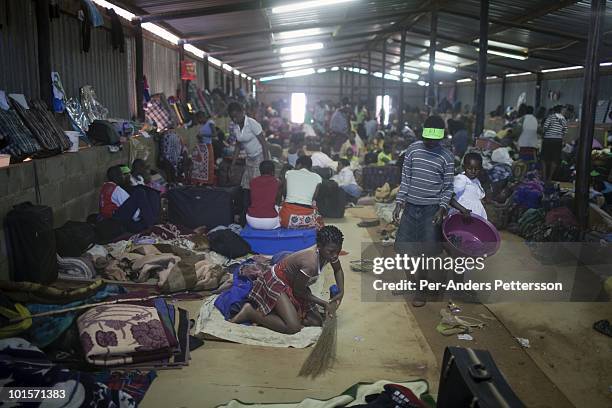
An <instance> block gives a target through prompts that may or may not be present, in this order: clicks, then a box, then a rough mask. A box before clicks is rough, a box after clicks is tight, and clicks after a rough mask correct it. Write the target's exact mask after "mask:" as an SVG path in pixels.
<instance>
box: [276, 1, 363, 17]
mask: <svg viewBox="0 0 612 408" xmlns="http://www.w3.org/2000/svg"><path fill="white" fill-rule="evenodd" d="M349 1H353V0H311V1H302V2H299V3H292V4H287V5H284V6H278V7H274V8H272V13H273V14H278V13H290V12H292V11H302V10H308V9H311V8H316V7H322V6H333V5H335V4H340V3H347V2H349Z"/></svg>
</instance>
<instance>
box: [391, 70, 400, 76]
mask: <svg viewBox="0 0 612 408" xmlns="http://www.w3.org/2000/svg"><path fill="white" fill-rule="evenodd" d="M389 73H390V74H391V75H396V76H400V75H401V74H402V73H401V72H399V71H398V70H397V69H392V70H390V71H389Z"/></svg>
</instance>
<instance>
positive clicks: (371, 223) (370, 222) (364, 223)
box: [357, 219, 380, 228]
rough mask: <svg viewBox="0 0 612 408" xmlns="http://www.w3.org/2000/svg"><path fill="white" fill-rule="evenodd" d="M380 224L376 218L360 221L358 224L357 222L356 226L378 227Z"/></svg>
mask: <svg viewBox="0 0 612 408" xmlns="http://www.w3.org/2000/svg"><path fill="white" fill-rule="evenodd" d="M379 225H380V220H378V219H376V220H368V221H365V220H364V221H361V222H360V223H359V224H357V226H358V227H361V228H370V227H378V226H379Z"/></svg>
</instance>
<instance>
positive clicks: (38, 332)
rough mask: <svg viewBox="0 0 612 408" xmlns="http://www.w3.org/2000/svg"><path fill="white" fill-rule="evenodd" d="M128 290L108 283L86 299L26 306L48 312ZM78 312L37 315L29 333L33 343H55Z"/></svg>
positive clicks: (91, 301)
mask: <svg viewBox="0 0 612 408" xmlns="http://www.w3.org/2000/svg"><path fill="white" fill-rule="evenodd" d="M126 292H127V291H126V290H125V289H124V288H122V287H121V286H118V285H106V287H104V288H102V289H101V290H99V291H98V292H97V293H96V294H94V295H93V296H90V297H88V298H87V299H84V300H78V301H75V302H72V303H68V304H65V305H60V304H58V305H49V304H28V305H26V307H27V308H28V310H29V311H30V313H31V314H36V313H42V312H48V311H52V310H59V309H67V308H70V307H74V306H80V305H83V304H89V303H97V302H101V301H104V300H106V299H107V298H109V297H114V296H117V295H120V294H122V293H126ZM76 316H77V312H76V311H73V312H66V313H63V314H59V315H55V316H47V317H37V318H34V319H32V327H30V329H29V330H28V335H29V338H30V341H31V342H32V344H34V345H35V346H38V347H46V346H48V345H49V344H51V343H53V341H55V340H56V339H57V338H59V336H60V335H61V334H62V333H63V332H65V331H66V330H67V329H68V328H69V327H70V325H71V324H72V323H73V322H74V319H75V318H76Z"/></svg>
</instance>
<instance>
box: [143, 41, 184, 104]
mask: <svg viewBox="0 0 612 408" xmlns="http://www.w3.org/2000/svg"><path fill="white" fill-rule="evenodd" d="M143 54H144V55H143V60H144V74H145V76H146V77H147V81H148V83H149V91H150V92H151V94H155V93H159V92H163V93H165V94H166V96H170V95H176V91H177V89H178V88H179V87H180V77H179V55H178V51H177V50H176V49H172V48H168V47H166V46H164V45H161V44H159V43H157V42H155V41H152V40H149V39H148V38H145V39H144V49H143Z"/></svg>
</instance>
